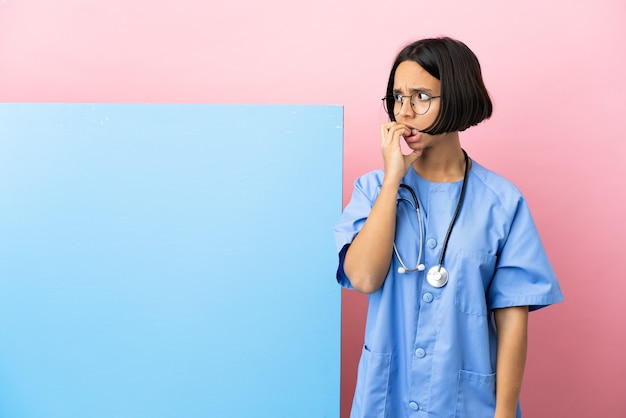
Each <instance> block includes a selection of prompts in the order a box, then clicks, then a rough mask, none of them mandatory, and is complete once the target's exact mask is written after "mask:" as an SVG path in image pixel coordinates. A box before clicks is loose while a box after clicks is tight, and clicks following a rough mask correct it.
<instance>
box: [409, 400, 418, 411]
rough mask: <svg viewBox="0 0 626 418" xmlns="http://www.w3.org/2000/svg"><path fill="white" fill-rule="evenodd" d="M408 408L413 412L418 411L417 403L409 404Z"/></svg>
mask: <svg viewBox="0 0 626 418" xmlns="http://www.w3.org/2000/svg"><path fill="white" fill-rule="evenodd" d="M409 408H411V409H412V410H414V411H417V410H418V409H420V406H419V405H418V404H417V402H409Z"/></svg>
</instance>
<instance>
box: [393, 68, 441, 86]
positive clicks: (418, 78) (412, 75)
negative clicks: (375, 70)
mask: <svg viewBox="0 0 626 418" xmlns="http://www.w3.org/2000/svg"><path fill="white" fill-rule="evenodd" d="M440 88H441V82H440V81H439V80H437V79H436V78H435V77H433V76H432V75H430V74H429V73H428V71H426V70H425V69H423V68H422V66H421V65H419V64H418V63H416V62H415V61H403V62H401V63H400V65H398V68H396V74H395V76H394V79H393V89H394V90H397V91H400V92H404V93H407V92H410V91H414V90H419V89H422V90H430V91H432V92H435V93H438V92H439V90H440Z"/></svg>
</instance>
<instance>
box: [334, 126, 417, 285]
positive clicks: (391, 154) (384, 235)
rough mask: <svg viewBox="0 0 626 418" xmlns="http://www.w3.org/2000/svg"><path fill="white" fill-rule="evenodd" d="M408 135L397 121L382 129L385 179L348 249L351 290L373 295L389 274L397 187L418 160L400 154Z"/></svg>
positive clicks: (405, 128) (347, 260) (415, 156)
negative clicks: (402, 138) (402, 137)
mask: <svg viewBox="0 0 626 418" xmlns="http://www.w3.org/2000/svg"><path fill="white" fill-rule="evenodd" d="M409 132H410V131H409V130H408V128H407V127H406V126H405V125H402V124H397V123H396V122H391V123H387V124H385V125H382V126H381V130H380V135H381V150H382V153H383V159H384V161H385V177H384V180H383V184H382V187H381V189H380V193H379V195H378V198H377V199H376V202H375V203H374V206H373V207H372V211H371V212H370V215H369V217H368V218H367V220H366V221H365V225H363V229H361V231H360V232H359V234H358V235H357V236H356V237H355V238H354V241H352V244H351V245H350V247H349V248H348V251H347V252H346V258H345V260H344V265H343V267H344V271H345V273H346V276H348V278H349V279H350V283H351V284H352V287H354V288H355V289H356V290H358V291H359V292H363V293H373V292H375V291H377V290H378V289H380V287H381V286H382V285H383V283H384V281H385V277H386V276H387V271H389V265H390V263H391V256H392V253H393V240H394V236H395V230H396V198H397V194H398V187H399V186H400V182H401V181H402V178H403V177H404V175H405V174H406V173H407V171H408V170H409V168H410V167H411V165H412V164H413V162H415V160H416V159H417V157H418V155H417V154H416V153H415V152H413V153H411V154H409V155H403V154H402V150H401V148H400V137H401V136H402V135H406V134H408V133H409Z"/></svg>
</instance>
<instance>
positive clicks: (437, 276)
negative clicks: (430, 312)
mask: <svg viewBox="0 0 626 418" xmlns="http://www.w3.org/2000/svg"><path fill="white" fill-rule="evenodd" d="M426 281H427V282H428V284H429V285H431V286H432V287H437V288H439V287H444V286H445V285H446V283H448V270H446V268H445V267H444V266H442V265H441V264H438V265H436V266H432V267H431V268H430V269H429V270H428V273H426Z"/></svg>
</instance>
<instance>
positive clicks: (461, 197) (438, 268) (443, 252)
mask: <svg viewBox="0 0 626 418" xmlns="http://www.w3.org/2000/svg"><path fill="white" fill-rule="evenodd" d="M462 151H463V155H464V156H465V172H464V173H463V184H462V186H461V193H460V195H459V201H458V202H457V205H456V209H455V210H454V214H453V215H452V220H451V221H450V225H449V226H448V230H447V232H446V235H445V238H444V240H443V246H442V248H441V254H440V255H439V263H438V264H437V266H435V267H433V268H431V269H430V270H429V275H430V274H432V272H431V270H433V269H434V268H436V270H434V271H436V273H438V276H439V277H441V275H440V274H439V273H444V274H445V277H446V279H445V282H443V284H441V285H439V284H438V285H437V286H435V287H441V286H444V285H445V283H446V282H447V271H446V270H445V268H443V260H444V258H445V256H446V251H447V249H448V243H449V241H450V235H451V234H452V229H453V228H454V225H455V223H456V220H457V218H458V216H459V213H460V212H461V207H462V206H463V201H464V200H465V191H466V190H467V176H468V173H469V165H470V159H469V157H468V155H467V153H466V152H465V150H462ZM399 187H400V188H403V189H405V190H408V191H409V193H410V194H411V197H412V199H413V203H414V204H413V205H411V206H413V207H414V208H415V211H416V212H417V223H418V228H419V237H420V245H419V253H418V256H417V265H416V266H415V268H412V269H409V268H407V266H406V265H405V264H404V261H403V260H402V258H401V257H400V252H399V251H398V247H397V246H396V243H395V240H394V243H393V251H394V253H395V255H396V258H397V259H398V262H399V263H400V265H401V266H402V267H400V268H398V272H399V273H409V272H413V271H423V270H424V269H425V266H424V264H422V255H423V254H422V253H423V247H424V227H423V221H422V215H421V212H420V204H419V199H418V198H417V195H416V194H415V191H414V190H413V188H412V187H411V186H409V185H407V184H404V183H402V184H400V186H399ZM402 200H404V201H406V202H408V203H409V204H411V201H410V200H409V199H407V198H404V197H402V196H400V197H399V198H398V200H397V202H396V204H397V203H399V202H400V201H402ZM442 269H443V272H442V271H441V270H442ZM437 280H439V279H435V281H437ZM429 282H430V280H429Z"/></svg>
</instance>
